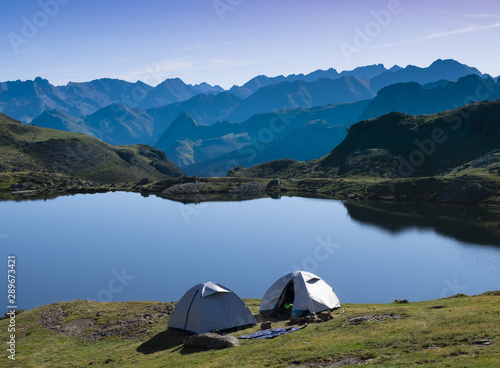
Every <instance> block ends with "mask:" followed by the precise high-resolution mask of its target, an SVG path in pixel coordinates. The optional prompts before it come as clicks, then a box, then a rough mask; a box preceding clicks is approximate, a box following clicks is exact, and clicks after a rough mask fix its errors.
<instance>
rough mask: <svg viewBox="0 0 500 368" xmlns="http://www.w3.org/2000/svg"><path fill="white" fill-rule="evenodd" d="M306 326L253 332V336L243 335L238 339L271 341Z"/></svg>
mask: <svg viewBox="0 0 500 368" xmlns="http://www.w3.org/2000/svg"><path fill="white" fill-rule="evenodd" d="M306 326H307V325H304V326H302V327H280V328H271V329H270V330H264V331H259V332H254V333H253V334H250V335H245V336H240V337H238V338H239V339H254V340H261V339H272V338H274V337H276V336H280V335H283V334H286V333H289V332H293V331H297V330H301V329H303V328H304V327H306Z"/></svg>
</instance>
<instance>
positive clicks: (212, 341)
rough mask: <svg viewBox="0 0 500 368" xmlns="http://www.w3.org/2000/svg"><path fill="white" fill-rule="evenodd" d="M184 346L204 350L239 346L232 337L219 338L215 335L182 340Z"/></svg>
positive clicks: (201, 335) (209, 333)
mask: <svg viewBox="0 0 500 368" xmlns="http://www.w3.org/2000/svg"><path fill="white" fill-rule="evenodd" d="M184 345H185V346H192V347H199V348H204V349H224V348H229V347H232V346H238V345H240V342H239V341H238V339H237V338H236V337H234V336H227V335H226V336H221V335H219V334H216V333H211V332H208V333H202V334H198V335H194V336H190V337H185V338H184Z"/></svg>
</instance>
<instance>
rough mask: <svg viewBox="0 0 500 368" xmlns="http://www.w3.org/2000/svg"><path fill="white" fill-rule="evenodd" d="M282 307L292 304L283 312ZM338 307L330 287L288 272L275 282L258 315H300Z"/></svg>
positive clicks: (309, 275)
mask: <svg viewBox="0 0 500 368" xmlns="http://www.w3.org/2000/svg"><path fill="white" fill-rule="evenodd" d="M285 304H293V306H292V308H289V309H287V308H286V307H285ZM336 308H340V302H339V298H338V297H337V294H335V291H334V290H333V288H332V287H331V286H330V285H328V284H327V283H326V282H325V281H324V280H323V279H321V278H320V277H319V276H316V275H315V274H313V273H310V272H305V271H295V272H291V273H289V274H287V275H285V276H283V277H281V278H280V279H278V281H276V282H275V283H274V284H273V285H272V286H271V287H270V288H269V289H268V290H267V291H266V293H265V294H264V297H263V298H262V302H261V303H260V308H259V310H260V312H261V313H262V314H283V313H291V314H292V315H301V314H303V313H305V312H307V311H309V312H310V313H318V312H322V311H325V310H331V309H336Z"/></svg>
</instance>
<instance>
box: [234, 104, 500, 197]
mask: <svg viewBox="0 0 500 368" xmlns="http://www.w3.org/2000/svg"><path fill="white" fill-rule="evenodd" d="M499 117H500V101H492V102H479V103H472V104H469V105H466V106H464V107H461V108H459V109H456V110H451V111H446V112H443V113H439V114H434V115H421V116H411V115H406V114H401V113H390V114H387V115H384V116H382V117H379V118H375V119H371V120H365V121H362V122H360V123H358V124H356V125H354V126H352V127H351V128H350V129H349V133H348V135H347V137H346V139H345V140H344V141H343V142H342V143H341V144H339V145H338V146H337V147H336V148H335V149H334V150H333V151H332V152H330V153H329V154H327V155H326V156H324V157H322V158H320V159H317V160H313V161H306V162H300V161H293V160H278V161H272V162H268V163H265V164H261V165H257V166H255V167H253V168H250V169H245V168H242V167H237V168H235V169H234V170H231V171H230V172H229V173H228V176H233V177H242V178H257V177H258V178H284V179H304V181H303V184H302V185H304V186H309V188H310V190H321V191H325V192H328V191H330V192H332V191H333V192H335V191H341V192H342V191H344V190H345V189H346V188H345V187H346V186H350V187H352V188H353V190H352V192H351V193H358V194H359V195H361V196H364V195H369V196H377V197H385V196H388V197H394V196H401V197H404V198H414V199H419V200H436V201H444V202H464V203H483V202H485V201H486V202H487V201H493V203H496V201H497V200H498V197H499V188H500V140H499V139H498V137H499V136H500V118H499ZM332 179H334V180H333V181H332ZM325 180H326V182H325ZM349 181H351V182H350V184H348V183H349ZM305 182H307V183H308V184H307V185H306V184H304V183H305ZM334 182H335V183H336V184H335V185H334V184H333V183H334ZM292 183H293V184H290V185H292V186H293V187H295V188H297V186H298V185H299V184H298V183H297V182H293V181H292ZM332 185H333V187H332ZM287 189H288V190H290V188H287Z"/></svg>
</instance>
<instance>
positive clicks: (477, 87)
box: [361, 74, 500, 119]
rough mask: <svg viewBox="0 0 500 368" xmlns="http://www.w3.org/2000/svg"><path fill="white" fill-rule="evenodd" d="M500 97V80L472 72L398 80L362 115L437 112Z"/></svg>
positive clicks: (372, 116) (379, 94) (380, 94)
mask: <svg viewBox="0 0 500 368" xmlns="http://www.w3.org/2000/svg"><path fill="white" fill-rule="evenodd" d="M496 99H500V83H497V82H495V81H494V80H493V79H491V78H490V79H483V78H482V77H480V76H477V75H474V74H471V75H468V76H466V77H463V78H460V79H459V80H458V81H457V82H452V81H439V82H435V83H431V84H428V85H425V86H422V85H420V84H418V83H415V82H411V83H398V84H394V85H391V86H388V87H385V88H383V89H381V90H380V91H379V93H378V94H377V97H375V98H374V99H373V101H372V102H371V103H370V105H369V106H368V107H367V108H366V110H365V112H364V113H363V115H362V116H361V119H369V118H374V117H377V116H381V115H384V114H387V113H389V112H392V111H399V112H403V113H406V114H411V115H421V114H434V113H437V112H440V111H445V110H451V109H454V108H457V107H459V106H462V105H464V104H466V103H468V102H471V101H474V100H477V101H490V100H496Z"/></svg>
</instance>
